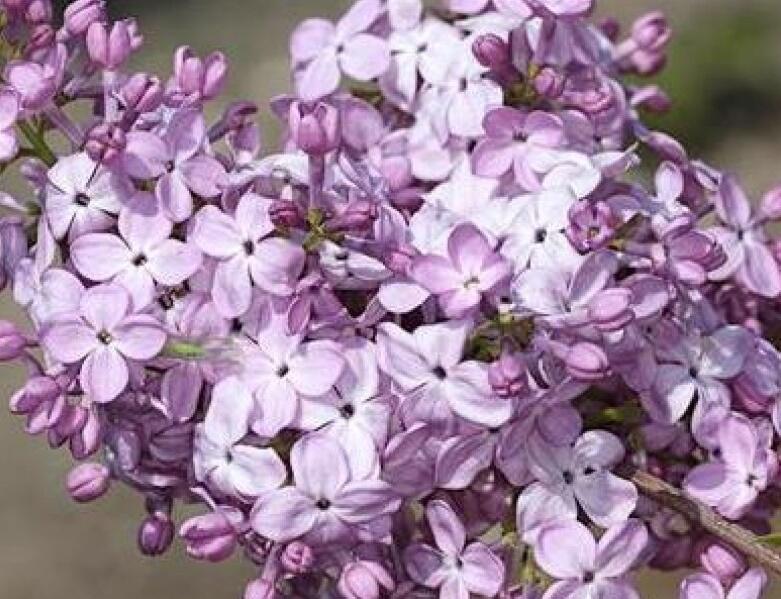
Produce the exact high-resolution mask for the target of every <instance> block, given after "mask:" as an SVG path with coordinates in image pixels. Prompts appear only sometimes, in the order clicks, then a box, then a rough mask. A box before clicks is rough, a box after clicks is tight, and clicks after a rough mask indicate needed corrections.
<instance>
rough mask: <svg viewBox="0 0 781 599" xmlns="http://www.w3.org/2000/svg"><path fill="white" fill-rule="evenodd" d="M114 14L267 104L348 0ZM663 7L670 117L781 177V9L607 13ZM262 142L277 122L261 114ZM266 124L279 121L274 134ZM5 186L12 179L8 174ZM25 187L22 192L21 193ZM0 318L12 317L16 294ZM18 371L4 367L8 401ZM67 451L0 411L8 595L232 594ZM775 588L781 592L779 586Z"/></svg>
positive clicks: (746, 173) (159, 57) (745, 5)
mask: <svg viewBox="0 0 781 599" xmlns="http://www.w3.org/2000/svg"><path fill="white" fill-rule="evenodd" d="M110 4H111V9H112V11H113V12H114V13H115V14H116V15H129V14H134V15H136V16H138V17H139V20H140V23H141V27H142V30H143V32H144V33H145V35H146V39H147V45H146V47H145V49H144V50H143V52H142V53H141V54H140V55H139V56H138V57H137V58H136V59H135V63H136V66H137V67H138V68H144V69H146V70H150V71H157V72H160V73H161V74H164V75H166V76H167V74H168V73H169V70H170V60H171V58H170V57H171V54H172V52H173V50H174V49H175V48H176V47H177V46H178V45H180V44H185V43H186V44H191V45H193V46H195V47H196V48H197V49H198V50H200V51H208V50H212V49H221V50H223V51H224V52H226V54H228V56H229V57H230V58H231V60H232V61H233V62H232V72H231V77H230V88H229V94H228V95H227V97H229V98H236V97H246V98H252V99H255V100H257V101H258V102H259V103H261V104H262V103H263V102H264V101H265V100H266V99H268V98H269V97H271V96H273V95H274V94H278V93H282V92H284V91H286V89H287V39H288V35H289V33H290V31H292V29H293V27H294V25H295V23H296V22H297V21H299V20H300V19H302V18H304V17H306V16H335V15H338V14H339V12H340V11H342V10H343V9H344V8H345V7H346V6H348V4H349V2H347V0H341V1H339V0H216V1H215V0H149V1H140V2H139V1H134V2H130V1H122V0H110ZM653 7H664V8H665V9H669V14H670V18H671V20H672V22H673V26H674V27H675V28H676V29H677V30H678V32H679V33H680V37H679V41H678V42H676V44H675V46H674V47H673V50H672V55H671V63H672V64H673V65H674V68H673V69H672V70H671V72H670V74H668V75H666V76H665V77H664V78H663V80H664V81H665V82H666V83H667V84H668V85H669V86H670V88H671V90H672V92H673V95H674V99H675V100H676V101H677V103H678V106H679V108H680V112H679V113H678V115H677V116H674V117H670V118H666V119H662V120H661V121H660V126H664V127H665V128H667V129H670V130H672V131H674V132H676V133H679V134H681V135H683V136H685V138H686V139H688V140H690V141H691V143H692V144H693V146H694V147H695V148H697V149H698V150H699V151H700V152H701V153H702V154H703V155H705V156H706V157H708V158H709V159H711V160H712V161H713V162H714V163H716V164H717V165H719V166H725V165H729V166H730V168H731V169H732V170H734V171H736V172H737V173H738V174H740V175H741V176H742V178H743V179H744V180H745V181H746V184H747V187H748V188H749V189H750V190H751V191H752V192H754V193H758V192H759V191H760V190H762V189H763V188H765V187H766V186H768V185H770V184H772V183H774V182H776V180H781V169H779V157H780V156H781V118H780V117H779V115H781V112H779V108H780V107H781V102H780V101H779V98H780V97H781V93H780V92H779V90H781V85H779V78H781V10H779V3H778V1H777V0H631V1H628V0H623V1H621V0H611V1H604V2H602V3H601V4H600V12H603V13H611V14H613V13H614V12H616V11H618V12H619V14H620V15H621V17H622V20H623V21H624V22H631V18H632V17H634V16H637V15H639V14H641V13H642V12H643V11H644V10H647V9H649V8H653ZM263 123H264V129H265V130H266V133H267V134H266V135H265V140H264V141H265V144H266V147H272V146H273V145H274V143H275V139H274V137H275V135H274V133H273V131H274V130H275V128H274V127H273V126H272V125H271V119H270V118H269V117H268V113H266V114H264V117H263ZM269 131H271V132H272V133H269ZM0 186H2V187H3V189H8V188H9V187H13V182H10V183H9V182H6V181H3V182H0ZM21 193H23V192H21ZM0 317H3V318H8V317H13V318H18V317H19V315H18V312H17V311H16V310H15V309H13V308H12V307H11V306H10V305H9V301H8V299H7V298H6V299H4V300H3V301H2V303H0ZM21 382H22V378H21V377H20V375H19V373H18V372H17V371H16V370H15V369H13V368H10V367H2V368H0V386H1V387H2V394H1V395H2V398H3V401H5V398H7V397H8V396H9V395H10V393H11V392H12V391H13V390H14V389H16V388H17V387H18V386H19V385H20V384H21ZM69 464H70V461H69V460H68V458H67V456H66V454H65V453H64V452H53V451H50V450H49V449H48V447H47V445H46V443H45V441H44V440H43V439H32V438H29V437H27V436H26V435H24V433H23V432H22V430H21V422H19V421H17V420H16V419H15V418H13V417H12V416H11V415H9V414H8V413H7V412H5V411H4V410H3V411H2V412H0V477H1V478H0V480H2V483H0V490H1V492H0V599H141V598H143V599H178V598H180V597H181V598H187V599H229V598H234V597H240V596H241V592H242V589H243V584H244V582H245V581H246V580H247V579H248V578H249V577H250V576H251V574H252V573H251V570H250V569H249V568H248V567H247V566H246V565H245V564H244V563H243V562H242V560H240V559H235V560H233V561H231V562H229V563H224V564H220V565H217V566H212V565H205V564H200V563H196V562H193V561H191V560H188V559H187V558H186V556H184V554H183V552H182V550H181V548H180V547H175V548H174V550H173V551H171V552H170V553H169V554H168V555H167V556H166V557H164V558H161V559H157V560H149V559H146V558H143V557H141V556H140V555H139V554H138V553H137V551H136V549H135V534H136V526H137V522H138V520H139V518H140V517H141V516H142V514H143V508H142V506H141V504H140V501H139V500H138V498H137V497H136V496H135V495H134V494H133V493H131V492H129V491H127V490H125V489H121V488H119V487H117V488H115V489H114V490H113V492H112V493H111V494H110V496H109V497H107V498H105V499H104V500H102V501H100V502H98V503H95V504H92V505H89V506H86V507H80V506H76V505H74V504H72V503H70V502H69V501H68V499H67V497H66V495H65V492H64V490H63V483H62V480H63V478H64V476H65V474H66V472H67V470H68V468H69ZM643 587H644V588H645V589H646V595H645V596H647V597H649V598H654V599H657V598H658V599H662V598H666V597H675V596H677V595H676V593H675V592H674V590H673V589H674V588H675V587H674V586H673V584H672V582H671V580H670V579H669V578H668V577H665V576H660V575H654V576H653V577H650V578H649V577H645V578H644V583H643ZM770 596H771V597H779V598H781V593H779V592H777V591H776V592H771V593H770Z"/></svg>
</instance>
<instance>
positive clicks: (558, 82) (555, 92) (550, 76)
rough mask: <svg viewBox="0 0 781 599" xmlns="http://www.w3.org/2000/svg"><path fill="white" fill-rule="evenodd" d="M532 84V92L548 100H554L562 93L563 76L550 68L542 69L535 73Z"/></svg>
mask: <svg viewBox="0 0 781 599" xmlns="http://www.w3.org/2000/svg"><path fill="white" fill-rule="evenodd" d="M533 83H534V91H536V92H537V93H538V94H539V95H541V96H542V97H544V98H548V99H549V100H555V99H556V98H558V97H560V96H561V94H562V93H564V84H565V79H564V76H563V75H562V74H561V73H559V71H557V70H556V69H553V68H551V67H543V68H542V69H541V70H540V72H539V73H537V76H536V77H535V78H534V82H533Z"/></svg>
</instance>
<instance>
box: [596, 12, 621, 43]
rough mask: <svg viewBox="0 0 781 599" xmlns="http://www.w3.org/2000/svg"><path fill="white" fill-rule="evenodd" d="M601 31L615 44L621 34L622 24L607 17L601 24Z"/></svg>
mask: <svg viewBox="0 0 781 599" xmlns="http://www.w3.org/2000/svg"><path fill="white" fill-rule="evenodd" d="M599 30H600V31H601V32H602V35H604V36H605V37H606V38H607V39H609V40H610V41H612V42H615V41H616V40H617V39H618V34H619V33H621V23H620V22H619V21H618V19H615V18H613V17H605V18H604V19H602V20H601V21H600V22H599Z"/></svg>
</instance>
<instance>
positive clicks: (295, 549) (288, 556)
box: [280, 541, 315, 574]
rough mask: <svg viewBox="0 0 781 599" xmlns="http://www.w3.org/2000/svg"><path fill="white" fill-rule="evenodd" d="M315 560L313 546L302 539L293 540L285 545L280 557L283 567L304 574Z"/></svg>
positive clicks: (294, 572)
mask: <svg viewBox="0 0 781 599" xmlns="http://www.w3.org/2000/svg"><path fill="white" fill-rule="evenodd" d="M314 561H315V555H314V552H313V551H312V548H311V547H310V546H309V545H307V544H306V543H303V542H301V541H293V542H292V543H290V544H288V545H287V546H286V547H285V550H284V551H283V552H282V556H281V557H280V562H281V564H282V567H283V568H285V569H286V570H287V571H288V572H290V573H292V574H304V573H306V572H308V571H309V569H310V568H311V567H312V564H313V563H314Z"/></svg>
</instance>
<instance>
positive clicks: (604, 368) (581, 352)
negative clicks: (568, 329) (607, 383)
mask: <svg viewBox="0 0 781 599" xmlns="http://www.w3.org/2000/svg"><path fill="white" fill-rule="evenodd" d="M565 362H566V365H567V371H568V372H569V373H570V374H571V375H572V376H573V377H575V378H576V379H578V380H581V381H598V380H601V379H603V378H605V377H606V376H607V375H608V373H609V372H610V361H609V360H608V359H607V355H605V352H604V350H603V349H602V348H601V347H599V346H598V345H594V344H593V343H589V342H587V341H581V342H579V343H576V344H575V345H573V346H572V347H571V348H570V350H569V351H568V352H567V355H566V358H565Z"/></svg>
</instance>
